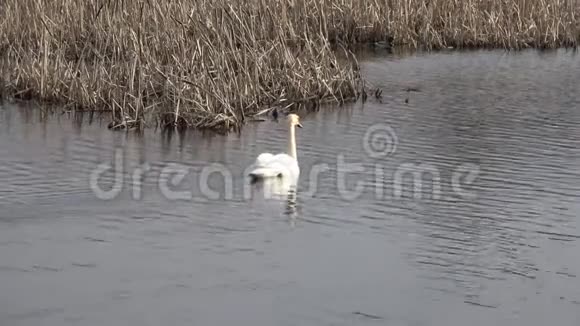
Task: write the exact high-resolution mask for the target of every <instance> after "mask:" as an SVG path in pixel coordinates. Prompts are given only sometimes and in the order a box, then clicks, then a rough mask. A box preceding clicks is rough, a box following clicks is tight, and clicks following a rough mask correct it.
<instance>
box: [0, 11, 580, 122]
mask: <svg viewBox="0 0 580 326" xmlns="http://www.w3.org/2000/svg"><path fill="white" fill-rule="evenodd" d="M578 9H579V7H578V2H577V1H576V0H511V1H510V0H382V1H381V0H366V1H365V0H270V1H268V0H245V1H242V0H227V1H226V0H215V1H210V0H196V1H193V0H175V1H163V2H162V1H150V0H134V1H122V0H116V1H115V0H62V1H48V0H3V1H2V2H1V3H0V92H1V93H2V94H4V95H5V96H11V97H17V98H22V99H34V100H39V101H40V102H43V103H54V104H59V105H65V106H71V107H74V108H78V109H88V110H102V111H108V112H111V117H112V120H113V124H112V126H113V127H115V128H117V127H138V128H141V127H144V126H148V125H154V124H156V125H162V126H184V127H193V128H211V129H216V130H230V129H232V128H236V127H239V126H241V125H243V124H244V122H246V121H247V120H248V119H250V118H252V117H255V116H257V115H259V114H261V113H264V112H268V110H270V109H272V108H275V107H278V108H281V109H289V108H295V107H296V106H298V105H305V104H310V105H317V104H319V103H321V102H327V101H331V102H336V103H342V102H344V101H349V100H353V99H356V98H358V96H360V95H361V94H363V93H364V92H365V90H364V86H363V85H364V83H363V80H362V78H361V76H360V73H359V66H358V63H357V61H356V57H355V56H354V55H353V54H352V52H351V49H352V48H351V47H352V46H354V45H356V44H360V43H372V44H381V45H384V46H386V47H390V46H406V47H413V48H428V49H440V48H447V47H455V48H466V47H471V48H473V47H475V48H481V47H494V48H497V47H500V48H510V49H521V48H526V47H538V48H556V47H562V46H573V47H575V46H576V45H577V44H578V40H579V37H580V26H579V21H580V20H579V19H578V14H579V12H580V11H579V10H578Z"/></svg>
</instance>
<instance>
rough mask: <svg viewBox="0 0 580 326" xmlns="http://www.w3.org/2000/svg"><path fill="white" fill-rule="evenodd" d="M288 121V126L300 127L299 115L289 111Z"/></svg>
mask: <svg viewBox="0 0 580 326" xmlns="http://www.w3.org/2000/svg"><path fill="white" fill-rule="evenodd" d="M288 121H289V123H290V126H292V127H294V126H296V127H298V128H302V124H300V117H299V116H298V115H297V114H294V113H290V114H289V115H288Z"/></svg>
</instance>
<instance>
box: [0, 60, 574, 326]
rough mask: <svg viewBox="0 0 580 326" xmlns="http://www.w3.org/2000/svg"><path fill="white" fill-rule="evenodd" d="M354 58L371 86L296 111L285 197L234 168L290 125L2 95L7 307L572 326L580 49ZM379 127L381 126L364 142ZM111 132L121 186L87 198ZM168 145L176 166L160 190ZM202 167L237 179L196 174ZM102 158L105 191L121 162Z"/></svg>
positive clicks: (38, 315) (151, 319)
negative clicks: (105, 109) (191, 127)
mask: <svg viewBox="0 0 580 326" xmlns="http://www.w3.org/2000/svg"><path fill="white" fill-rule="evenodd" d="M364 69H365V75H366V76H367V78H368V79H369V80H370V82H371V83H373V84H374V85H377V86H379V87H381V88H382V89H383V97H382V99H381V100H380V101H379V100H378V99H375V98H372V97H371V98H370V99H369V101H368V102H367V103H365V104H364V105H361V104H360V103H359V104H356V105H354V106H352V107H346V108H341V109H328V110H321V111H319V112H317V113H312V114H304V115H303V125H304V127H305V128H304V129H301V130H299V133H298V155H299V159H300V164H301V169H302V174H301V180H300V187H299V189H298V192H297V194H296V196H295V198H289V199H288V198H284V197H282V198H279V199H272V200H263V199H261V197H259V196H253V197H251V198H248V197H246V196H247V194H248V193H249V192H248V191H247V189H246V188H245V185H246V181H247V180H245V179H244V178H242V176H243V175H244V169H245V168H246V167H247V166H248V165H249V164H250V163H251V162H252V160H253V159H254V158H255V157H256V156H257V155H258V154H259V153H261V152H264V151H277V150H278V149H283V148H284V146H285V129H284V126H283V125H282V124H276V123H274V122H263V123H257V124H255V125H250V126H247V127H246V128H245V129H244V130H243V131H242V133H241V134H239V135H237V134H231V135H228V136H215V135H214V136H212V135H203V134H201V133H197V132H190V133H186V134H167V133H161V132H155V131H148V132H146V133H144V134H143V135H136V134H131V133H129V134H127V133H124V132H110V131H108V130H106V128H105V127H106V121H101V120H99V117H98V116H96V115H89V114H84V115H76V116H69V115H68V114H64V115H60V114H50V113H47V112H45V111H43V110H40V109H38V108H15V107H13V106H5V107H4V108H3V109H0V184H1V185H2V186H1V187H0V207H1V210H0V258H1V259H0V287H1V290H2V291H1V292H0V324H2V325H4V324H6V325H30V324H43V325H63V324H67V323H68V324H77V325H79V324H80V325H93V324H119V323H123V324H129V325H142V324H151V325H156V324H161V323H169V324H175V325H182V324H196V325H197V324H199V325H209V324H211V325H229V324H234V323H236V324H243V325H272V324H277V325H295V324H315V325H353V324H357V325H359V324H369V325H371V324H380V325H386V324H388V325H466V324H471V325H488V324H504V325H505V324H508V325H544V324H546V323H549V322H552V323H554V322H555V323H557V324H558V325H578V322H579V321H580V279H579V275H580V263H578V259H577V257H578V252H579V250H580V245H579V242H580V222H579V220H578V215H579V213H580V201H578V197H579V196H580V140H579V134H580V127H579V126H580V111H579V110H578V108H579V107H580V93H578V89H577V85H578V82H579V81H580V79H579V78H580V77H579V76H580V74H579V72H580V60H578V58H577V57H576V56H574V55H572V54H569V53H565V52H562V51H559V52H550V53H542V54H538V53H535V52H522V53H509V54H508V53H503V52H473V53H466V54H460V53H442V54H431V55H415V56H411V57H402V58H398V57H391V58H385V57H384V56H372V55H369V56H368V57H367V58H365V61H364ZM408 88H410V90H411V91H407V89H408ZM405 99H408V101H407V102H408V103H405ZM377 124H379V125H377ZM373 126H375V127H373ZM377 126H379V127H385V128H386V127H389V128H391V129H384V130H382V129H381V130H379V129H373V128H378V127H377ZM372 130H375V131H377V130H378V132H381V131H386V132H387V134H384V135H386V137H387V139H389V140H390V143H389V144H387V145H389V146H387V147H386V148H384V147H381V146H380V145H381V144H373V143H371V145H372V146H371V147H369V146H368V144H369V143H368V142H366V140H367V139H365V135H369V134H368V132H369V131H372ZM375 135H376V134H375ZM365 144H367V145H365ZM374 145H377V147H373V146H374ZM383 145H384V144H383ZM383 149H386V151H387V153H385V155H382V156H381V155H375V154H378V152H377V151H381V150H383ZM116 153H120V154H121V155H120V156H119V157H122V158H123V171H122V172H123V174H122V177H123V179H122V180H123V182H122V185H123V188H122V191H121V192H120V193H119V194H118V195H117V196H114V198H112V199H110V200H103V199H99V198H98V196H97V193H95V191H94V189H91V184H90V182H89V180H90V176H91V173H92V172H93V171H95V169H96V168H97V167H98V165H99V164H102V163H110V162H113V161H114V160H115V157H116V156H115V155H116ZM341 160H343V161H344V163H345V164H351V165H350V167H355V166H354V165H352V164H358V168H359V171H358V172H351V173H349V174H347V175H346V176H341V174H340V171H344V169H342V170H341V168H340V161H341ZM171 164H173V165H171ZM212 164H214V165H212ZM215 164H218V165H215ZM172 166H173V168H174V169H181V170H184V169H185V170H186V171H187V172H188V174H187V176H185V179H184V180H183V181H182V182H181V183H180V184H179V185H176V186H173V185H170V186H169V189H166V190H165V193H164V190H163V188H160V180H161V181H162V182H161V184H162V185H167V184H168V182H167V181H168V180H170V179H171V177H173V176H174V175H173V174H171V175H169V176H167V175H166V176H163V174H164V172H167V171H168V168H169V167H172ZM210 167H212V168H213V169H217V170H219V171H222V172H224V173H226V174H227V173H231V179H229V180H231V182H232V183H231V188H229V187H228V186H226V185H227V182H226V183H224V181H223V180H222V179H221V178H220V177H219V175H218V174H217V173H214V174H212V175H210V178H209V180H208V181H207V182H200V177H203V176H207V175H208V173H209V172H210V171H212V170H210ZM139 168H141V169H144V170H143V171H144V177H143V178H134V175H136V176H138V174H135V173H136V171H137V172H138V170H137V169H139ZM342 168H344V166H342ZM405 171H406V172H408V173H407V174H405V173H404V172H405ZM412 172H419V173H422V174H421V175H420V176H421V177H422V179H421V180H422V182H420V184H421V185H422V191H421V192H418V191H414V190H413V189H414V188H413V185H414V184H413V180H412V179H411V175H412ZM398 176H399V177H401V176H404V178H401V179H399V178H398ZM434 176H435V178H433V177H434ZM101 177H102V178H101V179H100V181H101V182H102V183H101V185H102V189H105V190H107V189H109V188H110V187H111V185H112V184H113V182H114V180H115V173H114V172H111V171H109V172H107V173H104V174H103V175H102V176H101ZM168 178H169V179H168ZM437 180H438V182H437ZM454 180H455V181H454ZM202 181H203V180H202ZM343 181H344V186H345V187H346V188H341V182H343ZM417 184H418V183H417ZM203 185H208V186H209V187H210V189H205V190H204V189H203V188H202V186H203ZM357 185H358V186H359V187H361V188H359V189H360V192H359V193H358V194H356V193H355V194H353V191H354V189H356V187H357ZM228 189H231V193H230V192H228V191H227V190H228ZM209 190H219V193H218V198H211V195H212V194H213V193H212V192H210V191H209ZM167 191H172V192H173V195H174V196H176V194H175V192H176V191H190V193H189V194H188V195H187V196H186V198H184V199H178V200H175V199H174V200H172V199H168V198H167V195H166V194H167ZM183 194H187V193H182V195H183Z"/></svg>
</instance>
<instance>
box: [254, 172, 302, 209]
mask: <svg viewBox="0 0 580 326" xmlns="http://www.w3.org/2000/svg"><path fill="white" fill-rule="evenodd" d="M249 184H250V187H251V199H252V200H254V199H264V200H268V201H269V200H272V201H276V202H281V203H282V202H285V207H284V214H285V215H287V216H290V217H291V218H295V217H296V214H297V209H296V207H297V201H296V198H297V183H296V181H295V180H291V179H289V178H267V179H261V180H258V181H250V183H249Z"/></svg>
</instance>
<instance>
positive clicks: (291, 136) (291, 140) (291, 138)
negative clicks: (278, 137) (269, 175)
mask: <svg viewBox="0 0 580 326" xmlns="http://www.w3.org/2000/svg"><path fill="white" fill-rule="evenodd" d="M295 128H296V127H294V125H290V129H289V131H288V155H290V156H292V157H293V158H294V159H295V160H297V159H298V158H297V156H296V137H295Z"/></svg>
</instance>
